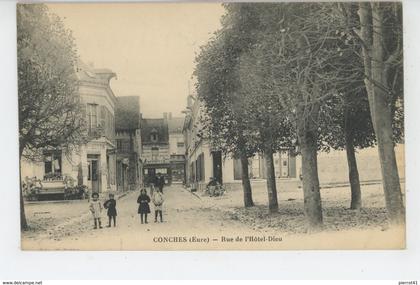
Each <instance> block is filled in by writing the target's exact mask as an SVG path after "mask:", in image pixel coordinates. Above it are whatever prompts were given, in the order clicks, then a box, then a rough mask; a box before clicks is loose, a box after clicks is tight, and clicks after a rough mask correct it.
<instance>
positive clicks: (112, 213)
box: [104, 193, 117, 228]
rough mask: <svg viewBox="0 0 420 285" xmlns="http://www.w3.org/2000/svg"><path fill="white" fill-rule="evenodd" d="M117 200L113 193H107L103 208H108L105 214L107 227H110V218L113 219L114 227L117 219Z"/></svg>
mask: <svg viewBox="0 0 420 285" xmlns="http://www.w3.org/2000/svg"><path fill="white" fill-rule="evenodd" d="M116 207H117V201H115V199H114V194H112V193H109V199H108V200H106V202H105V203H104V208H105V209H108V211H107V215H108V228H110V227H111V219H112V220H113V221H114V227H115V226H116V220H117V209H116Z"/></svg>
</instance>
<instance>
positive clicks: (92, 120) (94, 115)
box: [87, 104, 98, 131]
mask: <svg viewBox="0 0 420 285" xmlns="http://www.w3.org/2000/svg"><path fill="white" fill-rule="evenodd" d="M87 116H88V129H89V131H92V130H93V129H96V127H97V126H98V105H97V104H87Z"/></svg>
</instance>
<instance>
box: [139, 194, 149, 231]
mask: <svg viewBox="0 0 420 285" xmlns="http://www.w3.org/2000/svg"><path fill="white" fill-rule="evenodd" d="M137 203H138V204H139V209H138V211H137V212H138V213H139V214H140V221H141V223H142V224H143V221H144V223H146V224H147V214H149V213H150V206H149V203H150V197H149V195H147V191H146V189H144V188H143V189H141V190H140V196H139V197H138V198H137ZM143 218H144V219H143Z"/></svg>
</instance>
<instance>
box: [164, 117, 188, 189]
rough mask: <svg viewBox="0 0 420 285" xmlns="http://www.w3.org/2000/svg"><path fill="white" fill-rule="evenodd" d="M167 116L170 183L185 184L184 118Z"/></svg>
mask: <svg viewBox="0 0 420 285" xmlns="http://www.w3.org/2000/svg"><path fill="white" fill-rule="evenodd" d="M165 116H167V121H168V131H169V154H170V164H171V181H172V182H173V183H184V182H185V142H184V135H183V134H182V128H183V124H184V118H182V117H172V114H171V113H168V115H165V114H164V117H165Z"/></svg>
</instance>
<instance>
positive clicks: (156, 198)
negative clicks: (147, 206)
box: [152, 189, 165, 223]
mask: <svg viewBox="0 0 420 285" xmlns="http://www.w3.org/2000/svg"><path fill="white" fill-rule="evenodd" d="M164 201H165V199H164V198H163V193H162V191H161V190H160V189H159V190H157V191H155V193H154V194H153V196H152V202H153V204H154V205H155V223H157V218H158V215H159V217H160V222H161V223H163V218H162V206H163V202H164Z"/></svg>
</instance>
